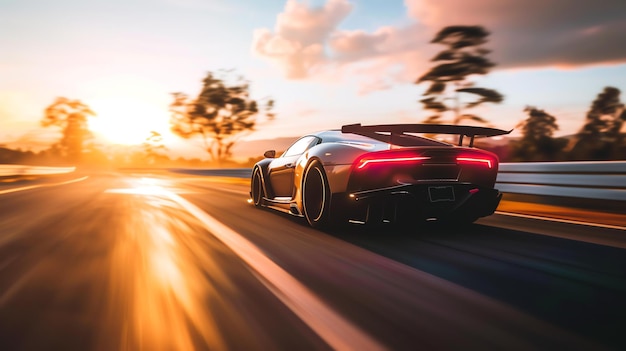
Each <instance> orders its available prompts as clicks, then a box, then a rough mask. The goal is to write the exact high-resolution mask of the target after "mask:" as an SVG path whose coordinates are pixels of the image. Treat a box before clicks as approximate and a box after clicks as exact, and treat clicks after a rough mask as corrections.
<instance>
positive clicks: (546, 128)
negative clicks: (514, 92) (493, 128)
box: [511, 106, 567, 161]
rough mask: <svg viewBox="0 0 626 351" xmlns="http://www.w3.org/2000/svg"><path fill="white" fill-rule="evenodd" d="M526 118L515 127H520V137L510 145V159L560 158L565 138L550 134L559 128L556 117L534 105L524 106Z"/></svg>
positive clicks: (554, 159) (548, 159) (540, 159)
mask: <svg viewBox="0 0 626 351" xmlns="http://www.w3.org/2000/svg"><path fill="white" fill-rule="evenodd" d="M524 112H526V113H528V118H527V119H526V120H524V121H523V122H521V123H520V124H519V125H518V126H517V127H516V128H521V130H522V135H523V136H522V139H521V140H519V141H517V142H515V143H514V144H513V147H512V151H511V157H512V161H556V160H559V159H561V158H563V156H562V150H563V149H564V148H565V146H567V139H564V138H558V139H555V138H553V137H552V136H553V135H554V132H555V131H557V130H558V129H559V126H558V125H557V123H556V118H554V116H552V115H550V114H548V113H547V112H545V111H544V110H540V109H538V108H536V107H534V106H526V108H525V109H524Z"/></svg>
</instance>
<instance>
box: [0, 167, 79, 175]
mask: <svg viewBox="0 0 626 351" xmlns="http://www.w3.org/2000/svg"><path fill="white" fill-rule="evenodd" d="M75 170H76V167H43V166H25V165H0V177H13V176H27V175H50V174H65V173H71V172H74V171H75Z"/></svg>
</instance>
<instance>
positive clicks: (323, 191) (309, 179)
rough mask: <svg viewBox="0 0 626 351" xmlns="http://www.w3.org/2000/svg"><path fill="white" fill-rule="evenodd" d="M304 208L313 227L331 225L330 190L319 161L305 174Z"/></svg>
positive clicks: (308, 168) (303, 186) (314, 162)
mask: <svg viewBox="0 0 626 351" xmlns="http://www.w3.org/2000/svg"><path fill="white" fill-rule="evenodd" d="M302 207H303V210H304V211H303V212H304V216H305V217H306V220H307V222H309V224H310V225H311V227H314V228H323V227H326V226H328V225H329V224H330V213H329V211H330V188H329V186H328V179H327V178H326V173H325V172H324V168H323V167H322V165H321V164H320V163H319V162H318V161H313V162H312V163H311V164H310V165H309V166H308V167H307V168H306V171H305V172H304V181H303V182H302Z"/></svg>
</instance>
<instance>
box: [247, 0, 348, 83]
mask: <svg viewBox="0 0 626 351" xmlns="http://www.w3.org/2000/svg"><path fill="white" fill-rule="evenodd" d="M351 10H352V5H351V4H350V3H349V2H348V1H347V0H328V1H327V2H326V3H325V4H324V6H322V7H319V8H310V7H309V6H308V5H307V4H304V3H299V2H298V1H296V0H288V1H287V4H286V5H285V10H284V12H282V13H280V14H279V15H278V16H277V18H276V26H275V30H274V32H271V31H270V30H269V29H266V28H263V29H257V30H255V32H254V37H253V52H254V53H255V54H257V55H259V56H261V57H265V58H268V59H269V60H271V61H273V62H275V63H277V64H278V65H279V66H281V67H282V68H283V69H284V70H285V73H286V75H287V77H288V78H293V79H299V78H305V77H307V76H308V75H309V74H310V73H311V71H313V70H314V69H315V67H316V66H318V65H322V64H325V63H327V57H326V55H325V53H324V47H325V45H326V42H327V41H328V38H329V37H330V35H331V34H332V33H333V31H334V30H335V29H336V28H337V26H338V25H339V23H340V22H341V21H342V20H343V19H344V18H345V17H346V16H347V15H348V14H349V13H350V11H351Z"/></svg>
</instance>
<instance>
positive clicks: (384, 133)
mask: <svg viewBox="0 0 626 351" xmlns="http://www.w3.org/2000/svg"><path fill="white" fill-rule="evenodd" d="M512 131H513V129H511V130H509V131H506V130H502V129H496V128H488V127H474V126H459V125H451V124H379V125H369V126H363V125H361V124H360V123H358V124H348V125H345V126H342V127H341V132H342V133H352V134H359V135H363V136H366V137H370V138H373V139H376V140H381V141H386V140H383V139H386V137H387V138H388V139H391V138H392V137H393V136H394V135H403V134H405V133H426V134H452V135H458V136H459V144H458V145H459V146H462V145H463V137H465V136H467V137H469V138H470V143H469V147H473V146H474V138H475V137H477V136H478V137H494V136H498V135H505V134H509V133H511V132H512Z"/></svg>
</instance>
